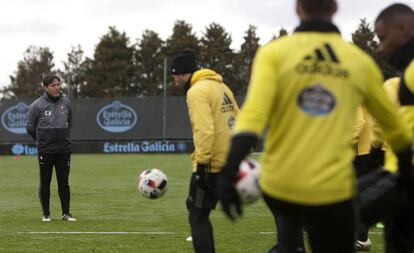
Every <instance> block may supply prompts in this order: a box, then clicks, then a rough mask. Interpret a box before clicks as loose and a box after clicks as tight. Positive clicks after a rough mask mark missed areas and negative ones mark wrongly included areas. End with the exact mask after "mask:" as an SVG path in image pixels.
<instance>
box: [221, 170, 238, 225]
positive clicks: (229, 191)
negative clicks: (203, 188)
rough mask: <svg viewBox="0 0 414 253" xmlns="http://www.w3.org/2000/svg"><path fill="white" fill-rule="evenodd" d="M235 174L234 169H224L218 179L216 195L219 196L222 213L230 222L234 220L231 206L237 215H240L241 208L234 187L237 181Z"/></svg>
mask: <svg viewBox="0 0 414 253" xmlns="http://www.w3.org/2000/svg"><path fill="white" fill-rule="evenodd" d="M237 172H238V170H237V169H235V168H226V167H224V168H223V169H222V170H221V172H220V175H219V178H218V189H217V190H218V194H219V196H220V202H221V206H222V208H223V211H224V213H225V214H226V215H227V217H229V218H230V219H231V220H234V219H235V215H234V214H233V206H234V209H235V210H236V213H237V214H238V215H242V212H243V211H242V207H241V201H240V196H239V193H238V192H237V189H236V187H235V183H236V181H237Z"/></svg>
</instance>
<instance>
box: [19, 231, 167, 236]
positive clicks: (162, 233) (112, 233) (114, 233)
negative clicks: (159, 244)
mask: <svg viewBox="0 0 414 253" xmlns="http://www.w3.org/2000/svg"><path fill="white" fill-rule="evenodd" d="M17 233H18V234H66V235H80V234H97V235H99V234H103V235H175V233H174V232H122V231H120V232H116V231H114V232H98V231H56V232H53V231H50V232H49V231H48V232H42V231H29V232H17Z"/></svg>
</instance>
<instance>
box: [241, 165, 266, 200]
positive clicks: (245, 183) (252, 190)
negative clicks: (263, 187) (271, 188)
mask: <svg viewBox="0 0 414 253" xmlns="http://www.w3.org/2000/svg"><path fill="white" fill-rule="evenodd" d="M259 172H260V164H259V162H258V161H256V160H253V159H245V160H243V161H242V162H241V163H240V165H239V173H238V178H237V181H236V185H235V186H236V189H237V191H238V193H239V196H240V200H241V202H242V203H243V204H250V203H253V202H255V201H256V200H258V199H259V198H260V197H261V196H262V194H261V191H260V188H259V182H258V180H259Z"/></svg>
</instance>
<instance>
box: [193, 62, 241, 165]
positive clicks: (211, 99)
mask: <svg viewBox="0 0 414 253" xmlns="http://www.w3.org/2000/svg"><path fill="white" fill-rule="evenodd" d="M187 106H188V112H189V116H190V121H191V126H192V130H193V141H194V146H195V150H194V152H193V154H192V164H193V171H195V170H196V166H197V163H200V164H205V165H209V168H210V172H212V173H217V172H219V171H220V167H221V166H222V165H223V163H224V161H225V158H226V156H227V152H228V148H229V144H230V136H231V130H232V127H233V124H234V121H235V118H236V116H237V114H238V112H239V107H238V106H237V103H236V100H235V99H234V96H233V92H232V91H231V90H230V89H229V88H228V87H227V85H226V84H224V83H223V78H222V77H221V76H220V75H219V74H217V73H216V72H214V71H212V70H209V69H202V70H198V71H196V72H194V73H193V75H192V77H191V86H190V89H189V90H188V92H187Z"/></svg>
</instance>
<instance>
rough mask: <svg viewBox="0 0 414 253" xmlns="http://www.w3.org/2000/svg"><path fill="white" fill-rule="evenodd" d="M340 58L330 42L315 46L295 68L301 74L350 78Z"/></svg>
mask: <svg viewBox="0 0 414 253" xmlns="http://www.w3.org/2000/svg"><path fill="white" fill-rule="evenodd" d="M340 63H341V62H340V60H339V58H338V57H337V55H336V54H335V52H334V50H333V49H332V47H331V45H330V44H329V43H325V44H323V45H322V46H321V47H318V48H315V49H314V50H313V52H312V53H310V54H307V55H306V56H305V57H304V58H303V61H302V62H300V63H299V64H298V65H296V67H295V70H296V72H297V73H299V74H321V75H324V76H334V77H340V78H348V76H349V73H348V70H347V69H345V68H343V67H342V66H341V65H340Z"/></svg>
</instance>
